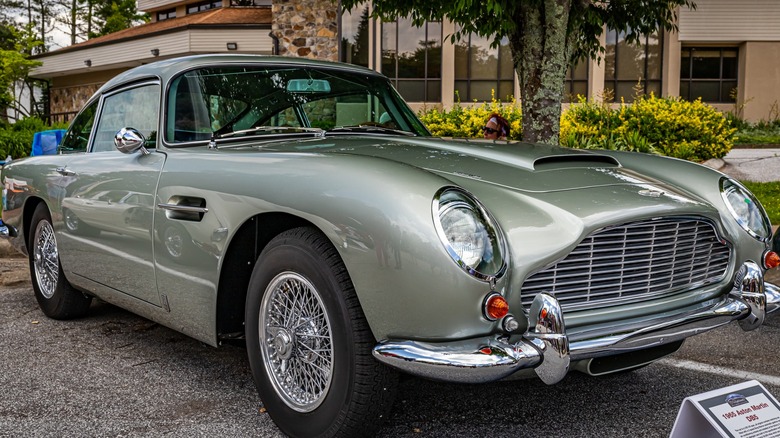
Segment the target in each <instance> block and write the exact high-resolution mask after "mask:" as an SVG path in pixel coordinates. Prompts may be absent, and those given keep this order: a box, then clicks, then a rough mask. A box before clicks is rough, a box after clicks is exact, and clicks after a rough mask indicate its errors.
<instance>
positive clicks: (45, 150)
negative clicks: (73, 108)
mask: <svg viewBox="0 0 780 438" xmlns="http://www.w3.org/2000/svg"><path fill="white" fill-rule="evenodd" d="M64 135H65V130H64V129H51V130H49V131H41V132H36V133H35V135H33V142H32V152H31V153H30V156H35V155H54V154H56V153H57V146H59V144H60V142H61V141H62V137H63V136H64Z"/></svg>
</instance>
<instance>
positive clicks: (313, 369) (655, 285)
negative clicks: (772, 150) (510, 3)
mask: <svg viewBox="0 0 780 438" xmlns="http://www.w3.org/2000/svg"><path fill="white" fill-rule="evenodd" d="M61 149H62V151H63V152H68V153H67V154H61V155H56V156H41V157H33V158H29V159H24V160H18V161H14V162H13V163H11V164H9V165H7V166H6V167H5V168H4V169H3V173H2V178H3V184H4V188H5V190H4V204H3V205H4V206H5V208H4V211H3V220H4V221H5V228H0V234H3V233H5V234H7V237H9V238H11V241H12V243H13V244H14V245H15V246H16V247H17V248H18V249H19V250H20V251H22V252H24V253H27V254H28V255H29V257H30V267H31V275H32V279H33V289H34V292H35V295H36V298H37V299H38V302H39V304H40V306H41V308H42V309H43V311H44V313H46V314H47V315H49V316H50V317H53V318H71V317H78V316H82V315H84V314H85V313H86V312H87V310H88V308H89V305H90V301H91V299H92V297H99V298H101V299H103V300H105V301H108V302H111V303H114V304H116V305H119V306H121V307H124V308H126V309H129V310H131V311H133V312H136V313H138V314H140V315H142V316H144V317H146V318H149V319H152V320H154V321H157V322H159V323H161V324H165V325H166V326H169V327H172V328H174V329H176V330H179V331H181V332H183V333H185V334H187V335H189V336H192V337H194V338H196V339H199V340H201V341H203V342H206V343H208V344H210V345H214V346H217V345H219V343H220V341H222V340H226V339H236V338H244V339H245V340H246V345H247V352H248V356H249V362H250V366H251V369H252V374H253V377H254V379H255V383H256V385H257V388H258V391H259V393H260V396H261V398H262V400H263V404H264V406H265V407H266V409H267V410H268V413H269V414H270V416H271V418H273V420H274V421H275V422H276V424H277V425H278V426H279V427H280V428H281V430H282V431H283V432H285V433H287V434H289V435H293V436H315V435H317V436H318V435H325V434H327V435H351V436H364V435H367V434H370V433H372V432H373V431H375V430H376V428H377V427H379V425H380V424H381V420H382V419H383V418H385V417H386V415H387V412H388V410H389V409H390V407H391V406H392V402H393V396H394V393H395V388H396V383H397V378H398V371H402V372H407V373H411V374H414V375H418V376H423V377H428V378H433V379H440V380H445V381H452V382H467V383H481V382H489V381H494V380H499V379H502V378H504V377H507V376H510V375H513V374H515V373H518V372H524V371H532V372H535V374H536V375H537V376H538V377H539V378H540V379H542V380H543V381H544V382H546V383H549V384H553V383H557V382H559V381H560V380H561V379H562V378H563V377H564V376H565V375H566V373H568V372H569V371H571V370H578V371H582V372H586V373H589V374H593V375H598V374H606V373H611V372H617V371H626V370H631V369H634V368H637V367H640V366H644V365H646V364H648V363H651V362H653V361H655V360H657V359H659V358H660V357H663V356H665V355H668V354H671V353H673V352H674V351H675V350H676V349H677V348H679V346H680V345H681V344H682V342H683V341H684V340H685V338H687V337H689V336H692V335H694V334H697V333H701V332H704V331H707V330H710V329H713V328H715V327H719V326H721V325H724V324H727V323H730V322H732V321H736V322H737V323H738V324H739V325H740V326H741V327H742V328H743V329H745V330H752V329H755V328H757V327H759V326H760V325H761V324H762V323H763V321H764V319H765V318H766V315H767V314H769V313H771V312H774V311H776V310H777V308H778V305H779V303H780V290H778V288H777V286H775V285H773V284H770V283H767V282H765V281H764V273H765V272H766V270H768V269H770V268H773V267H774V265H775V264H777V263H778V258H777V255H776V254H775V252H773V251H772V236H771V229H770V225H769V222H768V220H767V217H766V214H765V212H764V210H763V208H762V207H761V205H760V204H759V203H758V202H757V201H756V199H755V197H754V196H753V195H752V194H751V193H750V192H749V191H748V190H747V189H746V188H744V187H743V186H742V185H741V184H740V183H739V182H737V181H734V180H731V179H729V178H728V177H726V176H725V175H723V174H721V173H719V172H717V171H714V170H711V169H708V168H705V167H702V166H699V165H696V164H693V163H688V162H684V161H681V160H672V159H667V158H664V157H659V156H651V155H643V154H633V153H624V152H616V151H591V150H570V149H565V148H560V147H554V146H550V145H541V144H518V143H512V142H505V141H495V142H484V141H465V140H444V139H437V138H432V137H430V134H429V132H428V131H427V129H426V128H425V127H424V126H423V125H422V123H420V121H419V120H418V119H417V117H416V116H415V114H414V113H413V112H412V110H411V109H409V107H408V106H407V105H406V104H405V103H404V102H403V101H402V100H401V98H400V97H399V95H398V93H396V91H395V90H394V89H393V87H392V86H391V85H390V83H389V81H388V80H387V79H386V78H384V77H383V76H381V75H379V74H377V73H375V72H373V71H370V70H367V69H363V68H360V67H355V66H348V65H342V64H334V63H326V62H316V61H309V60H301V59H289V58H276V57H256V56H237V55H230V56H226V55H209V56H193V57H187V58H180V59H171V60H164V61H160V62H157V63H153V64H149V65H145V66H141V67H138V68H136V69H133V70H130V71H128V72H125V73H122V74H120V75H119V76H117V77H116V78H114V79H112V80H111V81H109V82H108V83H107V84H105V85H104V86H103V87H102V88H101V89H100V90H99V91H98V92H97V93H96V94H95V96H93V97H92V98H91V99H90V100H89V101H88V102H87V104H86V105H85V107H84V109H83V110H82V111H81V112H80V113H79V115H78V116H77V117H76V118H75V120H74V121H73V123H72V124H71V126H70V128H69V130H68V132H67V134H66V135H65V138H64V140H63V144H62V145H61ZM3 230H4V231H3ZM777 239H778V238H777V235H776V236H775V251H776V250H777V243H776V242H777Z"/></svg>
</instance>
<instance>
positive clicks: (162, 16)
mask: <svg viewBox="0 0 780 438" xmlns="http://www.w3.org/2000/svg"><path fill="white" fill-rule="evenodd" d="M169 18H176V9H168V10H167V11H160V12H158V13H157V21H163V20H168V19H169Z"/></svg>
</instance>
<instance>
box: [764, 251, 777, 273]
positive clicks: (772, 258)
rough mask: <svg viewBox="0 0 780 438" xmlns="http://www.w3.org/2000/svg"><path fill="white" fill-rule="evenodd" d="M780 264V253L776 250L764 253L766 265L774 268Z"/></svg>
mask: <svg viewBox="0 0 780 438" xmlns="http://www.w3.org/2000/svg"><path fill="white" fill-rule="evenodd" d="M778 266H780V255H777V253H776V252H774V251H767V252H766V254H764V267H765V268H767V269H772V268H776V267H778Z"/></svg>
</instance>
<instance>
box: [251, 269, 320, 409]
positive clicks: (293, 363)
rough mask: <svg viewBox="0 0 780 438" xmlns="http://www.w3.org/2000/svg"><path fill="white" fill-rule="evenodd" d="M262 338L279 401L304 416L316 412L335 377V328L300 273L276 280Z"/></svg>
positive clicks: (264, 309)
mask: <svg viewBox="0 0 780 438" xmlns="http://www.w3.org/2000/svg"><path fill="white" fill-rule="evenodd" d="M259 336H260V339H261V340H263V342H261V344H260V347H261V349H260V351H261V353H262V356H263V364H264V365H265V367H266V372H267V373H268V374H269V375H270V376H271V383H272V385H273V387H274V390H275V391H276V393H277V394H278V395H279V397H280V398H281V399H282V400H283V401H284V402H285V403H286V404H287V406H289V407H290V408H292V409H294V410H296V411H299V412H311V411H312V410H314V409H316V408H317V406H319V405H320V403H322V400H323V398H324V397H325V395H326V394H327V393H328V389H329V388H330V383H331V375H332V374H333V340H332V338H331V332H330V322H329V321H328V315H327V313H326V312H325V307H324V305H323V304H322V298H320V294H319V292H318V291H317V289H315V288H314V286H313V285H312V284H311V283H310V282H309V281H308V280H306V279H305V278H303V277H302V276H300V275H299V274H297V273H294V272H283V273H281V274H279V275H277V276H276V278H274V279H273V280H272V281H271V283H270V284H269V285H268V288H267V289H266V291H265V295H264V296H263V303H262V305H261V308H260V324H259Z"/></svg>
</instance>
